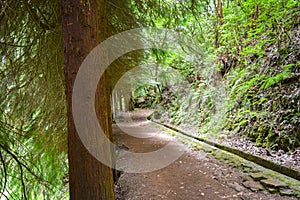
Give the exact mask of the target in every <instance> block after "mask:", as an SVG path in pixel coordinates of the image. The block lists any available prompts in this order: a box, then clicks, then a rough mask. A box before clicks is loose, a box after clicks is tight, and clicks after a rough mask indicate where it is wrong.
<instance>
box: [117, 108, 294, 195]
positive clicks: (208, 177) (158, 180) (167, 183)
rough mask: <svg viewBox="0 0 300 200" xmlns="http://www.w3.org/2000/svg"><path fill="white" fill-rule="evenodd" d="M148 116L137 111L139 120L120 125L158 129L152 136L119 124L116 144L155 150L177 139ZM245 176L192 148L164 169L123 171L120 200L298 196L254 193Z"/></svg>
mask: <svg viewBox="0 0 300 200" xmlns="http://www.w3.org/2000/svg"><path fill="white" fill-rule="evenodd" d="M146 115H147V113H145V112H138V113H134V114H132V116H133V118H134V120H135V121H133V122H132V121H131V122H130V120H129V121H128V120H123V121H122V122H120V125H122V127H123V128H122V129H123V130H125V132H127V133H130V132H134V134H135V136H138V135H137V134H138V133H139V132H143V131H142V130H147V131H148V132H147V133H149V130H150V131H152V132H155V134H154V135H153V136H152V137H149V138H138V137H133V136H129V135H128V134H126V133H124V131H122V130H121V129H120V128H119V127H118V126H116V125H114V126H113V132H114V135H115V140H116V143H117V144H118V145H119V146H120V148H121V149H123V150H126V151H128V150H129V151H131V152H152V151H155V150H158V149H160V148H162V147H163V146H165V145H166V144H167V143H169V142H170V141H174V140H175V139H174V138H173V137H171V136H169V135H167V134H166V133H164V132H162V131H161V130H159V129H158V128H156V127H154V126H153V125H151V124H150V123H147V122H146V121H143V120H142V119H143V118H144V117H145V116H146ZM124 127H125V128H124ZM127 148H128V149H127ZM121 160H122V159H121ZM137 162H138V161H137ZM157 162H159V161H157ZM123 165H124V166H122V167H124V169H126V164H124V163H123ZM142 165H145V163H142ZM244 179H245V174H243V173H242V172H239V171H238V170H237V169H235V168H232V167H230V166H227V165H226V164H224V163H221V162H220V161H219V160H217V159H215V158H214V157H212V156H211V155H208V154H205V153H204V152H199V151H195V150H193V149H188V150H187V151H185V153H184V154H183V155H182V156H181V157H180V158H179V159H178V160H176V161H175V162H173V163H172V164H170V165H168V166H167V167H165V168H162V169H160V170H156V171H153V172H148V173H123V174H122V175H121V177H120V178H119V181H118V182H119V186H120V190H119V194H118V199H125V200H138V199H140V200H159V199H169V200H198V199H205V200H216V199H249V200H250V199H251V200H252V199H263V200H265V199H270V200H271V199H272V200H274V199H296V198H293V197H282V196H280V195H278V194H270V193H267V192H261V191H259V192H253V191H251V190H249V189H247V188H245V187H243V186H242V181H243V180H244Z"/></svg>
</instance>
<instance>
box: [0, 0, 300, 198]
mask: <svg viewBox="0 0 300 200" xmlns="http://www.w3.org/2000/svg"><path fill="white" fill-rule="evenodd" d="M80 2H81V1H80ZM82 2H84V1H82ZM0 8H1V11H0V23H1V26H0V56H1V60H0V78H1V82H0V165H1V167H0V199H2V198H6V199H43V198H44V199H62V198H63V199H65V198H68V197H67V196H68V195H67V193H66V191H67V180H68V179H67V176H68V169H67V153H66V152H67V145H66V143H67V141H66V135H67V132H66V124H67V119H66V105H65V89H64V85H65V83H64V72H63V49H62V42H61V41H62V40H61V38H62V33H61V16H60V15H61V11H60V2H59V1H57V0H55V1H38V0H33V1H26V0H24V1H23V0H22V1H16V0H11V1H7V0H2V1H1V2H0ZM299 8H300V3H299V1H297V0H259V1H255V0H247V1H244V0H235V1H221V0H214V1H208V0H207V1H206V0H204V1H194V0H191V1H182V0H177V1H175V0H148V1H140V0H132V1H117V0H115V1H108V2H107V13H108V14H107V15H108V19H109V20H108V22H107V24H106V25H107V26H108V27H109V28H108V31H107V33H103V34H105V36H106V37H109V36H110V35H113V34H115V33H118V32H121V31H123V30H127V29H131V28H135V27H157V28H168V29H172V30H176V31H177V32H178V33H181V34H184V35H187V36H188V37H191V38H193V40H194V41H196V42H197V43H198V45H199V48H198V49H197V51H196V53H197V54H198V55H200V57H198V58H199V59H197V60H195V59H194V57H193V56H194V55H193V53H195V52H187V51H185V48H182V49H183V51H182V52H181V53H180V54H178V53H174V52H166V51H162V50H157V49H151V50H146V51H144V52H142V53H141V52H139V53H136V52H135V53H134V54H128V55H126V56H125V57H123V58H121V59H118V60H117V61H116V62H115V63H113V66H112V68H113V69H111V73H112V74H113V75H114V76H113V77H114V78H119V77H121V76H122V74H123V73H124V72H125V71H127V70H129V69H131V68H132V67H133V66H134V65H137V64H138V63H139V64H140V65H143V64H146V63H149V62H151V63H154V64H156V65H157V68H154V69H153V70H149V68H147V66H146V65H143V67H142V71H144V72H145V71H146V72H147V73H145V74H143V75H142V73H140V74H138V76H130V80H129V82H130V84H131V87H132V88H133V89H135V91H133V93H132V98H131V99H132V101H133V103H134V105H135V106H136V107H152V108H155V109H157V110H159V112H158V114H157V115H158V117H160V118H161V119H162V120H170V121H171V122H172V123H175V124H181V123H189V124H194V125H197V126H199V133H200V134H205V133H209V134H210V133H213V134H218V133H219V131H220V130H227V131H229V132H231V133H233V134H239V135H242V136H245V137H247V138H249V139H250V140H252V141H254V142H255V143H256V144H257V145H261V146H264V147H268V148H272V149H283V150H285V151H293V150H294V149H296V148H297V147H299V146H300V126H299V121H300V39H299V38H300V10H299ZM191 58H193V59H191ZM132 61H134V62H132ZM158 66H159V67H158ZM174 71H176V72H177V74H176V73H173V72H174ZM116 74H117V75H116ZM178 77H180V79H182V81H181V82H177V81H176V80H178ZM111 81H112V83H111V85H112V87H113V85H114V84H115V82H116V80H115V79H113V78H112V79H111ZM182 84H185V85H188V87H189V90H188V93H185V94H184V95H182V94H181V92H180V91H181V88H180V87H179V85H182ZM116 97H118V96H116Z"/></svg>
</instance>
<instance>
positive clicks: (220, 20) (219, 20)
mask: <svg viewBox="0 0 300 200" xmlns="http://www.w3.org/2000/svg"><path fill="white" fill-rule="evenodd" d="M215 6H216V12H217V24H216V30H215V31H216V33H215V47H216V48H218V47H219V46H220V41H219V37H220V35H219V34H220V33H219V28H220V26H221V25H222V24H223V8H222V7H223V6H222V0H217V2H216V5H215Z"/></svg>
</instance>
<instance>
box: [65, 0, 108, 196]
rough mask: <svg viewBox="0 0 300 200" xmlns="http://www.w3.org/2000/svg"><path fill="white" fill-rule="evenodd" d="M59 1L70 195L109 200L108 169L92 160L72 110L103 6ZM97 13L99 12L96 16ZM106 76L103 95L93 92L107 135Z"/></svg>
mask: <svg viewBox="0 0 300 200" xmlns="http://www.w3.org/2000/svg"><path fill="white" fill-rule="evenodd" d="M61 5H62V21H63V43H64V55H65V79H66V94H67V95H66V96H67V110H68V134H69V135H68V142H69V143H68V148H69V152H68V155H69V185H70V199H71V200H77V199H78V200H82V199H87V200H99V199H100V200H101V199H103V200H111V199H114V190H113V188H114V184H113V176H112V170H111V168H109V167H107V166H105V165H103V164H102V163H100V162H99V161H98V160H96V159H95V158H94V157H93V156H92V155H91V154H90V153H89V152H88V151H87V150H86V148H85V147H84V146H83V144H82V143H81V141H80V139H79V137H78V135H77V132H76V129H75V125H74V120H73V114H72V89H73V84H74V81H75V78H76V74H77V72H78V69H79V67H80V65H81V63H82V61H83V60H84V58H85V57H86V56H87V55H88V54H89V52H90V51H91V50H92V49H93V48H94V47H95V46H96V45H97V44H99V42H101V40H103V39H104V38H105V36H104V35H100V34H104V33H105V32H103V31H104V29H105V28H107V26H106V24H105V23H104V24H103V21H105V20H103V19H105V12H103V13H100V10H104V9H105V6H104V5H105V1H104V0H101V1H100V2H99V1H97V0H90V1H86V0H83V1H82V0H61ZM99 13H100V14H101V16H98V14H99ZM99 23H101V24H99ZM100 25H101V26H100ZM99 30H100V31H99ZM101 38H102V39H101ZM106 79H107V78H106V77H103V78H102V79H101V80H100V82H99V85H98V90H97V93H98V92H99V90H101V91H105V92H104V93H102V94H105V95H102V96H101V98H100V97H99V95H97V94H96V105H95V106H96V112H97V116H98V119H99V123H100V125H101V127H102V129H103V130H104V132H105V134H106V135H107V136H108V137H109V138H111V124H110V123H111V114H110V113H111V111H110V97H109V89H107V88H108V87H107V83H106V81H105V80H106ZM100 111H101V112H100Z"/></svg>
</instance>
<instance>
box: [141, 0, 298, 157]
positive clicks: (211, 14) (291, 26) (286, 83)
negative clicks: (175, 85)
mask: <svg viewBox="0 0 300 200" xmlns="http://www.w3.org/2000/svg"><path fill="white" fill-rule="evenodd" d="M218 2H220V1H216V2H215V4H212V3H210V2H202V3H199V2H193V1H192V2H190V4H189V3H186V2H185V3H183V2H181V1H176V2H172V1H170V2H168V3H166V4H164V5H160V6H159V10H158V13H156V18H155V20H154V19H152V18H150V17H149V16H146V17H145V16H144V15H141V17H142V18H143V19H148V20H149V23H150V24H152V25H153V24H154V25H155V26H157V27H167V28H173V29H176V28H179V27H180V31H183V32H184V33H185V34H188V35H190V36H192V37H193V38H195V39H196V40H197V41H198V42H199V44H200V45H202V46H204V47H205V57H203V58H204V59H203V60H202V62H198V63H197V65H195V64H192V65H191V64H187V63H186V62H182V60H180V61H178V60H179V59H177V60H173V61H171V62H170V63H169V66H172V67H173V68H176V69H177V70H178V71H179V72H180V73H181V74H183V75H184V76H185V77H186V79H187V80H188V81H189V82H190V84H191V85H192V87H193V90H192V92H191V93H190V95H189V96H188V98H187V100H186V101H181V102H180V101H178V98H177V97H176V95H175V96H174V94H173V93H172V88H171V87H169V88H164V90H163V93H162V94H157V95H158V96H161V98H162V99H161V103H159V104H158V105H159V107H160V109H161V110H162V112H161V113H160V117H161V118H164V119H168V118H169V120H170V121H171V122H173V123H175V124H180V123H193V124H198V125H199V127H200V130H199V132H200V133H201V134H203V133H206V132H210V133H211V132H213V133H215V134H217V133H218V132H219V131H220V130H229V131H231V132H233V133H235V134H240V135H243V136H247V137H248V138H249V139H251V140H253V141H254V142H256V144H257V145H261V146H264V147H268V148H272V149H283V150H285V151H292V150H294V149H295V148H297V147H299V146H300V141H299V138H300V135H299V134H300V129H299V121H300V118H299V116H300V114H299V105H300V103H299V91H300V89H299V2H298V1H293V0H290V1H264V0H261V1H227V2H223V5H222V6H221V8H220V4H218ZM155 3H158V2H156V1H151V5H153V4H154V5H155ZM221 3H222V2H221ZM137 8H138V9H139V10H142V11H143V10H145V9H147V8H145V6H144V7H143V8H140V7H137ZM150 8H151V6H149V7H148V9H150ZM187 9H188V12H185V11H186V10H187ZM142 11H140V13H147V12H142ZM165 15H168V17H167V18H166V17H165ZM209 61H212V62H209ZM220 77H221V78H220ZM223 85H226V91H227V95H224V96H222V93H220V92H218V90H221V91H224V90H223V89H224V88H222V87H221V86H223ZM170 99H174V100H172V101H170ZM190 99H194V101H196V103H197V104H198V113H191V112H190V111H188V112H187V111H186V109H183V108H184V107H186V106H190V103H191V101H190ZM153 103H155V102H153ZM166 103H167V105H166ZM152 106H153V105H152ZM225 113H227V114H225ZM224 116H225V117H224Z"/></svg>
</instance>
